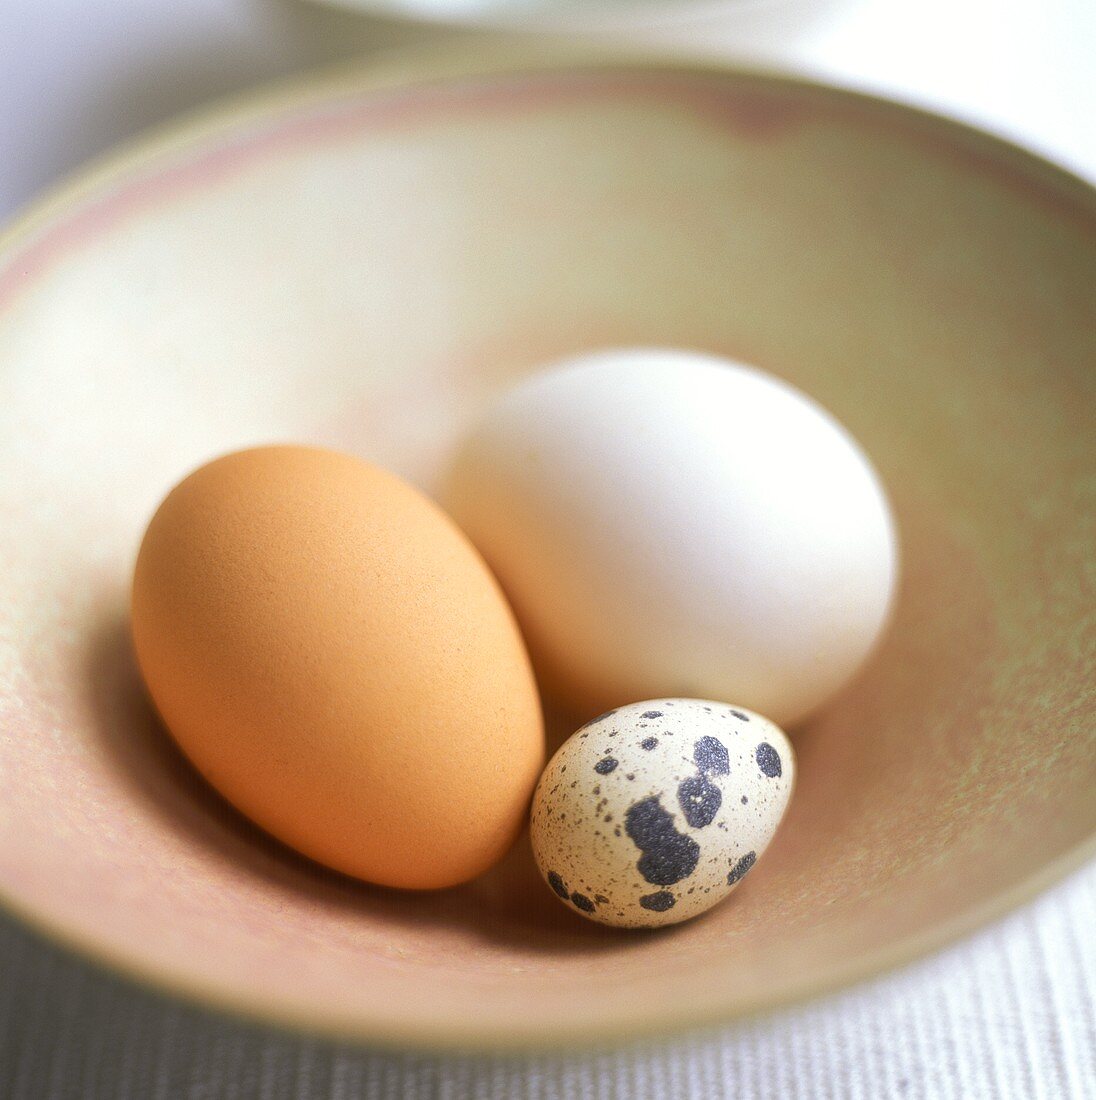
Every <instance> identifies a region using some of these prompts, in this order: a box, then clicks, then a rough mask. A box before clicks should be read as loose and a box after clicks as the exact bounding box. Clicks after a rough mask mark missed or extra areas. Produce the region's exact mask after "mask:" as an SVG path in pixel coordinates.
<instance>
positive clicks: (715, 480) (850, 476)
mask: <svg viewBox="0 0 1096 1100" xmlns="http://www.w3.org/2000/svg"><path fill="white" fill-rule="evenodd" d="M444 500H445V502H446V505H447V507H448V508H449V510H450V512H451V514H452V515H453V516H454V518H455V519H456V520H457V522H458V523H460V524H461V526H462V527H463V528H464V530H465V531H467V532H468V534H469V536H470V537H471V538H472V541H473V542H474V543H475V544H476V545H477V546H478V547H479V548H480V550H481V552H482V553H483V555H484V557H485V558H486V559H487V561H488V563H489V564H490V565H491V567H492V569H493V570H494V571H495V574H496V576H498V578H499V580H500V581H501V583H502V586H503V588H504V589H505V590H506V592H507V594H508V595H509V597H510V600H511V603H512V605H513V607H514V610H515V612H516V613H517V615H518V618H519V620H520V622H521V625H522V629H523V631H524V634H525V637H526V640H527V642H528V643H529V646H530V650H531V652H532V655H533V660H534V664H535V665H536V667H537V671H538V674H539V675H540V677H541V680H542V683H543V684H544V686H545V688H546V690H547V691H548V693H549V694H551V695H553V696H554V697H555V698H556V699H557V700H558V701H559V702H561V703H562V704H563V709H565V710H567V711H569V712H571V713H574V714H576V715H577V716H579V717H591V716H592V715H594V714H597V713H599V712H600V711H603V710H607V709H609V708H610V707H614V706H618V705H620V704H622V703H628V702H630V701H631V700H633V699H644V698H651V697H655V696H676V695H684V696H692V697H697V698H700V697H704V698H715V699H735V700H737V701H739V702H740V703H742V704H744V705H745V706H749V707H752V708H753V709H754V710H756V711H758V712H760V713H762V714H767V715H769V716H770V717H771V718H772V719H773V720H774V721H776V722H779V723H780V724H781V725H783V726H788V725H790V724H792V723H794V722H797V721H799V720H800V719H802V718H803V717H804V716H806V715H807V714H808V713H809V712H811V711H812V710H814V709H816V708H817V707H819V706H821V705H822V704H824V703H825V702H826V701H827V700H828V699H830V698H831V697H832V696H833V695H834V694H835V693H836V692H838V691H839V690H840V689H841V688H842V686H844V684H845V683H846V682H847V681H848V680H849V679H850V677H851V676H852V675H853V674H854V673H855V672H856V671H857V669H858V668H859V667H860V666H861V665H862V663H863V662H864V660H865V658H866V657H867V655H868V653H869V652H870V651H871V649H872V647H873V646H874V645H875V643H876V641H877V639H878V638H879V636H880V634H881V632H882V630H883V627H884V624H885V622H886V619H887V616H888V612H889V609H890V606H891V601H892V597H893V593H894V589H895V583H896V575H897V545H896V539H895V533H894V527H893V522H892V519H891V516H890V510H889V507H888V504H887V500H886V497H885V495H884V493H883V489H882V486H881V484H880V482H879V479H878V478H877V476H876V474H875V472H874V471H873V469H872V467H871V464H870V463H869V461H868V459H867V457H866V456H865V454H864V453H863V451H862V450H861V449H860V448H859V446H858V445H857V444H856V442H855V441H854V440H853V439H852V437H851V436H850V435H849V434H848V432H846V431H845V429H844V428H842V427H841V425H840V424H838V423H837V421H836V420H835V419H834V418H833V417H832V416H830V414H829V413H827V412H826V411H825V410H823V409H822V408H821V407H820V406H818V405H817V404H816V403H815V402H814V401H812V400H811V399H810V398H808V397H807V396H806V395H804V394H802V393H800V392H799V391H798V390H795V389H794V388H792V387H791V386H789V385H787V384H786V383H784V382H782V381H781V380H779V379H777V378H775V377H773V376H772V375H769V374H766V373H764V372H762V371H759V370H755V369H752V368H748V367H744V366H742V365H741V364H735V363H732V362H730V361H729V360H723V359H718V358H715V357H713V356H706V355H700V354H697V353H692V352H680V351H664V350H657V349H656V350H650V349H638V350H624V351H616V352H604V353H601V354H595V355H590V356H586V357H580V358H578V359H575V360H573V361H570V362H567V363H564V364H562V365H559V366H557V367H555V368H554V369H549V370H546V371H545V372H543V373H541V374H538V375H535V376H533V377H531V378H529V379H527V380H525V381H523V382H521V383H519V384H518V385H517V386H516V387H514V388H513V389H512V390H510V391H509V392H507V393H506V394H504V395H503V396H502V397H501V398H500V399H499V401H498V402H497V404H495V405H494V406H493V407H492V408H491V409H489V410H488V412H487V414H486V416H485V418H484V419H483V421H482V423H481V424H480V425H479V426H478V427H477V428H476V430H475V431H473V432H472V433H471V435H470V436H469V437H468V439H467V440H466V442H465V443H464V445H463V446H462V448H461V449H460V451H459V453H458V455H457V457H456V459H455V462H454V465H453V468H452V473H451V476H450V477H449V479H448V484H447V487H446V490H445V496H444Z"/></svg>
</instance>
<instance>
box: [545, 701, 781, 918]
mask: <svg viewBox="0 0 1096 1100" xmlns="http://www.w3.org/2000/svg"><path fill="white" fill-rule="evenodd" d="M794 784H795V754H794V752H793V751H792V746H791V744H790V742H789V741H788V739H787V737H786V736H785V735H784V733H783V731H782V730H781V729H780V728H779V727H778V726H775V725H774V724H773V723H772V722H770V721H769V720H768V719H766V718H763V717H762V716H761V715H759V714H756V713H754V712H753V711H749V710H746V709H745V708H742V707H734V706H729V705H727V704H725V703H716V702H710V701H707V700H702V699H651V700H648V701H646V702H642V703H633V704H631V705H629V706H625V707H620V708H619V709H617V710H614V711H610V712H609V713H607V714H603V715H601V716H600V717H599V718H595V719H594V720H593V721H592V722H589V723H588V724H587V725H585V726H583V727H582V728H581V729H580V730H578V732H577V733H575V734H573V735H572V736H571V737H570V738H568V740H567V741H566V742H565V743H564V744H563V746H562V747H561V748H560V749H559V751H558V752H557V753H556V754H555V756H553V757H552V759H551V761H550V762H549V764H548V767H547V768H545V770H544V774H543V776H541V779H540V782H539V783H538V784H537V789H536V793H535V795H534V796H533V809H532V815H531V820H532V826H531V837H532V844H533V853H534V856H535V858H536V861H537V866H538V867H539V868H540V872H541V874H542V875H543V876H544V880H545V882H547V884H548V886H549V888H550V889H551V890H552V891H553V892H554V893H555V894H556V895H557V896H558V897H559V898H560V899H561V901H563V902H564V903H565V904H566V905H568V906H569V907H570V908H571V909H573V910H574V911H575V912H577V913H580V914H581V915H582V916H584V917H587V918H589V919H590V920H594V921H599V922H600V923H602V924H609V925H614V926H616V927H620V928H654V927H658V926H661V925H667V924H676V923H678V922H680V921H683V920H688V919H689V918H690V917H695V916H696V915H697V914H698V913H702V912H704V911H705V910H707V909H710V908H711V907H712V906H713V905H715V904H717V903H718V902H720V901H722V900H723V899H724V898H726V897H727V896H728V895H729V894H730V893H731V892H732V891H734V890H736V889H737V888H738V886H739V885H740V884H741V882H742V881H743V879H744V878H745V877H746V875H747V874H748V873H749V872H750V870H751V869H752V868H753V866H754V864H755V863H756V862H757V860H758V859H760V857H761V855H762V853H763V852H764V851H765V849H766V848H767V847H768V845H769V843H770V841H771V840H772V839H773V835H774V834H775V833H776V830H777V826H778V825H779V824H780V821H781V818H782V817H783V816H784V811H785V810H786V809H787V806H788V801H789V799H790V798H791V794H792V788H793V786H794Z"/></svg>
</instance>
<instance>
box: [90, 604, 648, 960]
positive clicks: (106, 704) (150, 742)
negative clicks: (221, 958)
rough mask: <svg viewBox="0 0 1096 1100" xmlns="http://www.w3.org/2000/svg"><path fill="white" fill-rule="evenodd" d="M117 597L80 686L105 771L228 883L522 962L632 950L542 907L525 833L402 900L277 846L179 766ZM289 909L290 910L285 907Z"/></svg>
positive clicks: (561, 911) (558, 735)
mask: <svg viewBox="0 0 1096 1100" xmlns="http://www.w3.org/2000/svg"><path fill="white" fill-rule="evenodd" d="M124 607H125V605H124V603H123V601H122V600H121V598H115V599H112V600H109V601H107V602H106V603H105V604H104V610H103V612H102V614H101V618H100V621H99V623H98V625H97V626H96V627H94V628H92V629H91V630H90V631H89V633H88V636H87V661H86V668H87V677H88V684H89V690H90V698H91V700H92V704H93V710H94V721H95V725H96V728H97V730H98V732H99V736H100V739H101V744H102V748H103V750H104V752H105V754H106V755H107V757H108V759H109V763H110V766H111V768H112V770H113V771H114V772H115V773H116V774H117V776H118V777H119V779H120V781H121V782H122V783H123V784H124V785H125V787H126V788H127V789H128V792H129V793H130V794H131V795H132V796H133V797H134V798H135V799H136V800H137V801H138V802H140V803H141V804H143V805H144V806H146V807H147V808H148V809H149V811H150V812H152V813H154V814H156V815H157V816H159V817H160V818H161V819H163V820H164V821H165V822H166V824H167V825H168V827H169V828H170V829H171V830H172V831H173V832H174V833H177V834H179V835H182V836H185V837H186V838H187V840H188V841H189V842H190V843H191V844H192V845H194V846H196V847H198V848H199V849H201V850H202V854H203V857H204V858H212V859H214V860H216V861H218V862H222V863H223V862H230V863H231V864H233V865H234V866H235V868H236V869H237V873H241V872H244V873H246V874H247V875H248V876H250V877H251V878H253V879H258V880H260V882H261V884H262V885H263V886H264V887H265V888H266V889H268V890H274V891H276V892H281V893H284V894H286V895H289V896H291V898H292V899H293V900H295V901H296V902H298V903H299V902H302V901H303V902H305V903H309V904H322V905H323V906H324V907H325V908H326V909H329V910H341V911H342V915H343V916H344V917H348V918H350V919H353V916H354V914H360V915H361V918H362V920H363V921H370V922H372V921H376V920H377V919H378V918H380V919H383V920H384V921H385V922H386V923H388V924H401V923H405V924H407V925H413V926H415V928H416V933H417V934H418V935H428V934H429V929H430V928H431V927H436V928H441V927H447V928H457V929H460V930H462V931H464V932H467V933H471V934H473V935H474V936H476V937H479V938H482V939H483V940H484V941H488V942H490V943H493V944H496V945H498V946H501V947H510V948H515V949H518V950H521V951H535V952H545V953H549V954H563V955H568V954H584V953H589V952H598V951H620V950H622V949H627V948H628V947H629V946H630V945H633V946H634V945H638V944H640V943H641V942H643V941H644V940H646V939H647V938H648V934H646V933H642V932H641V933H638V934H636V935H633V936H623V937H622V936H621V935H620V933H619V932H614V931H612V930H611V929H607V928H604V927H602V926H600V925H596V924H593V923H591V922H589V921H586V920H584V919H583V918H580V917H578V916H576V915H575V914H573V913H571V912H570V911H569V910H567V909H565V908H564V907H563V906H562V905H560V904H559V903H558V902H557V901H556V900H555V898H553V897H552V896H551V894H550V893H549V891H548V888H547V887H546V886H545V885H544V883H543V882H542V881H541V878H540V875H539V873H538V872H537V869H536V865H535V863H534V861H533V855H532V850H531V848H530V844H529V835H528V829H526V830H524V831H523V832H522V834H521V836H520V837H519V838H518V840H517V842H516V843H515V844H514V846H513V848H512V849H511V850H510V852H509V853H508V854H507V856H506V857H505V858H504V859H503V860H502V862H501V863H499V864H498V865H497V866H495V867H494V868H493V869H492V870H491V871H489V872H488V873H487V874H485V875H482V876H480V877H479V878H478V879H476V880H475V881H473V882H470V883H467V884H465V885H463V886H458V887H453V888H450V889H447V890H431V891H422V892H418V891H403V890H395V889H388V888H385V887H381V886H374V885H372V884H370V883H366V882H362V881H359V880H357V879H354V878H351V877H349V876H346V875H343V874H340V873H339V872H336V871H332V870H330V869H329V868H326V867H324V866H322V865H321V864H319V863H316V862H314V861H313V860H311V859H308V858H307V857H306V856H303V855H301V854H300V853H299V852H297V851H295V850H294V849H292V848H290V847H288V846H287V845H285V844H282V843H281V842H280V841H278V840H277V839H275V838H274V837H272V836H271V835H270V834H269V833H267V832H265V831H264V830H263V829H261V828H260V827H259V826H258V825H256V824H255V823H254V822H252V821H251V820H250V819H249V818H247V817H245V816H244V815H243V814H241V813H240V812H239V811H237V810H236V809H235V808H234V807H233V806H232V805H231V803H229V802H228V801H227V800H226V799H224V798H223V797H222V796H221V795H220V794H218V792H217V791H216V790H215V789H214V788H213V787H212V786H210V784H209V783H207V782H206V780H205V779H204V778H203V777H202V775H201V774H200V773H199V772H198V771H197V769H196V768H195V767H194V766H193V765H192V764H191V763H190V761H189V760H188V759H187V758H186V756H185V755H184V754H183V753H182V751H181V750H180V749H179V747H178V746H177V744H176V743H175V741H174V740H173V739H172V737H171V735H170V734H169V733H168V731H167V730H166V728H165V727H164V725H163V724H162V722H161V721H160V720H159V717H158V716H157V715H156V713H155V711H154V709H153V707H152V705H151V704H150V702H149V699H148V696H147V694H146V692H145V689H144V686H143V683H142V680H141V676H140V672H139V670H138V667H137V662H136V658H135V655H134V652H133V645H132V641H131V635H130V631H129V622H128V618H127V615H126V613H125V609H124ZM549 726H550V732H549V751H554V748H555V747H556V746H558V744H559V743H560V742H561V741H562V740H563V739H564V738H565V737H566V735H567V732H568V730H569V726H568V722H567V720H566V719H559V718H557V719H556V720H554V721H550V723H549ZM287 900H289V899H287Z"/></svg>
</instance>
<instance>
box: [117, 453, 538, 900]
mask: <svg viewBox="0 0 1096 1100" xmlns="http://www.w3.org/2000/svg"><path fill="white" fill-rule="evenodd" d="M133 637H134V643H135V646H136V651H137V658H138V661H139V663H140V666H141V670H142V673H143V675H144V678H145V682H146V684H147V686H148V690H149V693H150V694H151V696H152V699H153V701H154V702H155V704H156V707H157V708H158V709H159V711H160V714H161V716H162V717H163V719H164V721H165V723H166V724H167V726H168V728H169V729H170V730H171V732H172V734H173V735H174V737H175V739H176V740H177V741H178V743H179V745H180V746H181V747H182V749H183V751H184V752H185V753H186V755H187V756H188V757H189V758H190V759H191V760H192V761H193V763H194V764H195V765H196V766H197V768H198V769H199V770H200V771H201V772H202V773H203V774H204V775H205V777H206V778H207V779H208V780H209V782H210V783H212V784H213V786H214V787H216V788H217V789H218V790H219V791H220V792H221V793H222V794H223V795H224V796H225V797H226V798H227V799H229V801H231V802H232V803H233V804H234V805H235V806H236V807H237V808H238V809H240V810H241V811H242V812H243V813H245V814H246V815H247V816H248V817H250V818H252V819H253V820H254V821H255V822H257V823H258V824H259V825H261V826H262V827H263V828H265V829H266V830H268V831H269V832H270V833H272V834H273V835H274V836H276V837H278V838H279V839H281V840H282V841H284V842H285V843H287V844H289V845H292V846H293V847H294V848H296V849H298V850H299V851H301V852H303V853H304V854H305V855H308V856H311V857H312V858H313V859H316V860H318V861H320V862H321V863H325V864H327V865H328V866H330V867H333V868H335V869H337V870H339V871H343V872H346V873H347V874H351V875H356V876H358V877H360V878H364V879H368V880H369V881H371V882H376V883H381V884H384V885H388V886H402V887H411V888H431V887H440V886H449V885H453V884H455V883H459V882H464V881H466V880H468V879H470V878H473V877H475V876H476V875H478V874H479V873H480V872H481V871H484V870H486V869H487V868H488V867H490V866H491V865H492V864H493V863H494V862H495V861H496V860H498V859H499V858H500V857H501V856H502V855H503V854H504V853H505V852H506V850H507V849H508V848H509V846H510V844H511V843H512V841H513V840H514V838H515V836H516V835H517V833H518V831H519V829H520V828H521V825H522V823H523V820H524V818H525V813H526V810H527V808H528V803H529V799H530V796H531V794H532V790H533V787H534V785H535V783H536V781H537V778H538V775H539V773H540V770H541V768H542V766H543V763H544V759H543V758H544V736H543V727H542V720H541V713H540V705H539V701H538V697H537V693H536V687H535V684H534V680H533V675H532V671H531V669H530V665H529V660H528V657H527V655H526V652H525V647H524V645H523V643H522V639H521V636H520V634H519V633H518V630H517V627H516V625H515V622H514V619H513V616H512V614H511V612H510V609H509V606H508V605H507V604H506V602H505V599H504V598H503V596H502V593H501V591H500V589H499V587H498V585H497V584H496V583H495V580H494V578H493V577H492V575H491V573H490V572H489V571H488V569H487V567H486V565H485V564H484V563H483V561H482V560H481V558H480V557H479V555H478V554H477V553H476V551H475V550H474V549H473V548H472V546H471V544H470V543H469V542H468V541H467V540H466V539H465V537H464V536H463V535H462V534H461V532H460V531H459V530H458V528H457V527H456V526H455V524H453V522H452V521H451V520H450V519H449V518H448V517H447V516H446V515H445V513H443V512H442V511H441V510H440V509H439V508H438V507H437V506H436V505H435V504H433V503H432V502H431V501H429V500H428V499H427V498H426V497H424V496H423V495H422V494H421V493H419V492H418V491H417V490H416V489H414V488H412V487H411V486H409V485H407V484H406V483H405V482H403V481H401V480H400V479H399V478H397V477H395V476H394V475H392V474H389V473H386V472H385V471H383V470H379V469H376V468H375V467H372V466H369V465H367V464H366V463H364V462H361V461H359V460H358V459H355V458H352V457H350V456H348V455H343V454H337V453H334V452H331V451H324V450H319V449H314V448H308V447H292V446H281V447H263V448H259V449H256V450H249V451H241V452H239V453H236V454H230V455H227V456H225V457H223V458H219V459H217V460H216V461H214V462H211V463H209V464H208V465H206V466H203V467H202V468H201V469H199V470H197V471H195V472H194V473H192V474H191V475H190V476H189V477H187V478H186V479H185V480H184V481H183V482H182V483H181V484H180V485H178V486H177V487H176V488H175V489H174V490H172V492H171V493H170V494H169V495H168V497H167V499H166V500H165V501H164V502H163V504H162V505H161V506H160V508H159V510H158V511H157V512H156V515H155V516H154V517H153V519H152V522H151V523H150V524H149V528H148V531H147V532H146V534H145V537H144V541H143V543H142V545H141V550H140V554H139V555H138V558H137V566H136V570H135V574H134V579H133Z"/></svg>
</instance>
